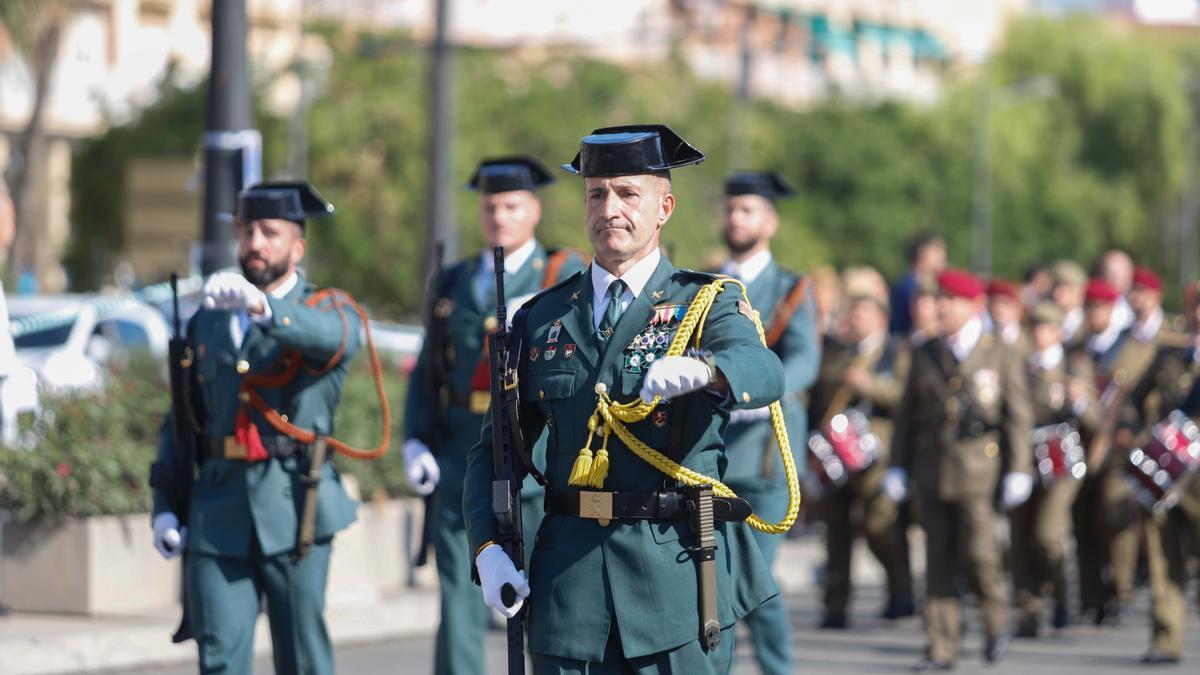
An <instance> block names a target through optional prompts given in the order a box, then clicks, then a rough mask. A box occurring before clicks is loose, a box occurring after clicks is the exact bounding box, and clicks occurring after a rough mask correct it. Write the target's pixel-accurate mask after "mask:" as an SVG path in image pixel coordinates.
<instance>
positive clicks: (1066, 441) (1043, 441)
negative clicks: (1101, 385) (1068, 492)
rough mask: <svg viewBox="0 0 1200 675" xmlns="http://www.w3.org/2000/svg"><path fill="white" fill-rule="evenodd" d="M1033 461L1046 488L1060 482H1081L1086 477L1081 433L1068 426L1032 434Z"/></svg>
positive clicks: (1061, 425) (1036, 431)
mask: <svg viewBox="0 0 1200 675" xmlns="http://www.w3.org/2000/svg"><path fill="white" fill-rule="evenodd" d="M1033 458H1034V461H1035V462H1036V463H1037V471H1038V475H1039V476H1040V477H1041V481H1042V487H1045V488H1048V487H1050V486H1052V485H1054V484H1055V483H1057V482H1058V481H1060V480H1079V479H1080V478H1083V477H1084V476H1085V475H1086V474H1087V463H1086V461H1085V457H1084V448H1083V442H1082V441H1081V440H1080V438H1079V431H1078V430H1076V429H1075V427H1074V426H1072V425H1071V424H1068V423H1066V422H1064V423H1062V424H1049V425H1047V426H1044V427H1038V428H1037V429H1034V430H1033Z"/></svg>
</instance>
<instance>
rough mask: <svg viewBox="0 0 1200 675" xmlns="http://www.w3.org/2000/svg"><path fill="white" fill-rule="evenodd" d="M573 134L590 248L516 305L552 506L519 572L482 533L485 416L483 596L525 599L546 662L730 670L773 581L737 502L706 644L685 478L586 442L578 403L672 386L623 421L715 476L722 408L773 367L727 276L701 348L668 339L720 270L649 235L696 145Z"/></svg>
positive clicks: (615, 447)
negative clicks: (676, 259)
mask: <svg viewBox="0 0 1200 675" xmlns="http://www.w3.org/2000/svg"><path fill="white" fill-rule="evenodd" d="M580 146H581V147H580V151H579V154H578V155H577V156H576V158H575V160H574V161H573V162H571V164H569V165H564V168H567V169H568V170H569V171H570V172H571V173H574V174H577V175H580V176H582V177H583V181H584V191H585V204H586V211H587V220H586V224H587V235H588V238H589V240H590V241H591V243H592V247H593V249H594V253H595V257H594V258H593V262H592V265H591V266H590V267H589V268H588V270H587V271H585V272H584V273H582V274H577V275H575V276H574V277H572V278H570V279H568V280H567V281H565V282H563V283H562V284H559V285H558V286H556V287H554V288H552V289H550V290H548V291H545V292H543V293H542V294H540V295H539V296H537V297H536V298H534V299H533V300H531V301H530V302H529V303H527V305H526V309H525V310H523V311H525V312H527V314H526V315H525V316H521V315H518V316H517V318H516V319H514V322H513V338H514V340H515V341H520V344H522V345H523V346H521V347H520V348H519V349H520V350H521V352H520V353H521V356H520V359H519V371H518V379H519V383H520V384H519V391H520V398H521V419H522V421H523V425H527V426H529V427H530V428H529V429H528V431H532V432H536V433H540V432H541V430H542V429H543V428H544V429H545V430H546V432H547V437H548V444H547V447H546V466H545V474H546V477H547V478H548V480H549V486H548V487H547V490H546V510H547V514H546V517H545V519H544V520H543V521H542V525H541V528H540V530H539V531H538V534H537V538H536V540H535V541H534V544H533V548H534V551H533V559H532V564H531V566H530V573H529V578H528V582H526V580H525V577H524V575H522V574H521V573H518V572H517V571H516V569H515V568H514V566H513V564H512V561H511V560H510V559H509V558H508V556H507V555H506V554H505V553H504V551H503V549H501V548H500V547H499V546H497V545H496V544H494V543H492V540H493V539H494V538H495V536H496V535H495V532H496V526H495V520H494V515H493V513H492V497H491V495H492V484H491V483H492V476H493V458H492V447H491V446H492V441H491V434H490V425H489V424H488V423H485V430H484V432H483V434H482V437H481V439H480V441H479V443H478V444H477V445H475V446H474V447H473V448H472V449H471V451H470V454H469V456H468V463H467V478H466V483H465V488H464V489H465V494H464V498H463V504H464V511H465V515H466V521H467V531H468V535H469V537H470V540H471V546H472V548H473V550H474V551H475V567H476V570H477V572H478V578H479V581H480V585H481V586H482V589H483V597H484V601H485V602H486V603H487V604H488V605H489V606H491V607H493V608H495V609H497V610H499V611H501V612H503V613H504V614H506V615H508V616H512V615H514V614H515V613H516V612H517V611H519V610H520V608H521V605H522V603H523V602H524V601H525V599H528V601H529V603H530V606H529V615H528V633H529V641H528V642H529V651H530V652H531V656H532V658H533V663H534V668H535V670H536V671H537V672H539V673H581V672H588V673H618V672H621V673H623V672H644V673H668V672H672V673H726V672H728V671H729V669H730V667H731V660H732V656H733V627H734V623H735V622H736V621H737V620H739V619H741V618H742V617H744V616H745V615H746V614H748V613H750V612H751V611H753V610H754V609H756V608H758V607H759V606H760V605H761V604H762V603H763V602H765V601H766V600H768V599H770V598H771V597H772V596H774V595H775V594H776V593H777V592H778V590H777V588H776V586H775V583H774V581H773V580H772V578H771V575H770V572H769V570H768V569H767V567H766V565H765V563H764V562H763V560H762V556H761V555H760V554H759V551H758V546H757V545H756V544H755V543H754V540H753V538H752V536H751V534H750V528H749V527H748V526H747V525H746V524H745V523H742V522H737V520H738V518H739V517H740V516H741V515H744V513H739V510H740V509H735V508H733V507H734V506H736V503H735V502H730V501H725V500H722V502H721V503H722V504H723V505H729V506H730V510H724V509H723V510H722V511H719V512H717V513H723V514H725V515H723V516H718V517H717V519H716V527H715V539H716V545H717V552H718V555H717V559H716V563H717V564H716V574H715V576H716V579H715V586H716V589H715V598H716V608H715V612H714V613H715V614H716V616H714V617H712V619H713V623H714V624H719V629H720V630H719V632H717V633H716V634H715V635H712V637H714V638H715V637H718V636H719V641H717V642H716V643H715V644H713V642H711V641H708V640H701V631H700V619H701V616H703V615H706V614H707V610H702V609H701V605H700V602H699V596H698V594H699V593H700V592H701V590H702V589H703V590H704V591H705V592H706V593H707V592H712V590H713V589H711V587H710V586H709V585H708V583H707V582H705V583H703V584H701V583H700V582H698V578H697V562H696V561H695V560H694V558H693V554H692V553H691V552H690V551H691V547H693V546H695V544H696V540H697V538H696V537H695V536H694V535H693V534H692V530H691V527H690V525H689V522H688V516H687V515H686V514H685V513H684V512H683V511H685V510H686V509H685V508H684V506H683V502H684V501H685V499H686V498H685V495H684V493H681V492H680V485H679V483H678V482H677V480H676V479H675V478H673V477H669V476H667V475H665V474H664V473H662V472H661V471H659V470H658V469H656V468H654V467H653V466H651V465H650V464H649V463H647V462H646V461H645V460H643V459H642V458H641V457H639V456H637V455H635V454H634V453H633V451H631V450H630V448H629V446H627V445H626V443H625V442H624V441H622V440H621V438H619V437H617V436H615V435H608V436H605V437H604V438H605V439H606V440H605V441H604V443H605V444H604V445H602V446H600V447H599V448H594V447H593V446H596V445H599V444H600V440H599V438H597V439H596V440H595V442H593V439H592V438H590V437H589V426H590V425H589V423H588V420H589V417H590V416H592V415H593V414H596V413H597V412H598V411H599V410H601V408H600V404H602V403H604V401H605V400H606V398H604V397H609V396H611V399H612V401H613V402H614V403H623V402H631V401H636V400H637V399H638V398H639V397H640V398H642V399H644V400H653V399H654V398H655V397H656V396H662V397H664V398H666V399H669V402H667V403H665V404H664V403H662V402H660V403H659V405H658V406H657V407H656V408H654V410H653V411H652V412H651V413H650V414H649V415H648V416H647V417H645V418H643V419H641V421H634V422H631V423H630V424H629V425H628V426H627V427H625V428H626V429H627V430H628V431H629V432H630V433H631V434H632V435H633V437H636V438H637V439H639V442H641V443H645V444H647V445H648V446H649V448H650V449H652V450H656V451H658V452H660V453H664V454H666V455H670V456H673V457H675V458H677V459H678V460H679V462H680V463H681V464H682V465H684V466H686V467H688V468H690V469H692V470H695V471H698V472H700V473H703V474H705V475H708V476H712V477H720V476H722V474H723V473H724V466H725V464H726V461H727V453H726V450H725V446H724V442H723V441H722V433H723V431H724V429H725V426H726V424H727V422H728V418H729V413H730V411H731V410H735V409H752V408H760V407H762V406H764V405H767V404H768V403H770V402H771V401H775V400H777V399H779V398H780V397H781V396H782V395H783V392H784V376H783V367H782V365H781V364H780V361H779V358H778V357H777V356H776V355H775V354H774V353H773V352H772V351H770V350H769V349H767V348H766V347H764V346H763V345H762V343H761V341H760V339H759V336H758V333H757V330H756V328H755V326H754V323H753V320H752V316H753V310H752V308H751V307H750V306H749V305H748V304H747V303H746V302H745V301H744V300H743V299H742V297H741V294H740V293H739V292H738V289H737V288H736V286H733V285H732V284H729V285H728V286H727V288H726V290H724V291H723V292H721V293H719V294H718V295H717V296H716V299H715V301H714V303H713V304H712V306H711V310H710V312H709V314H708V317H707V319H706V320H705V322H704V324H703V327H702V328H703V331H702V337H701V339H700V340H699V346H698V351H693V352H690V355H681V356H675V355H671V356H668V355H666V354H665V349H666V345H667V344H668V343H669V341H670V338H671V336H672V335H673V334H674V332H675V331H677V330H679V327H680V326H679V321H680V317H681V316H682V315H683V314H684V313H686V311H687V309H688V307H689V306H690V304H691V303H693V302H694V301H696V300H695V299H696V294H697V293H698V292H699V291H700V289H701V288H703V287H705V286H706V285H708V284H710V283H712V282H713V281H714V280H716V277H715V276H713V275H706V274H701V273H697V272H690V271H686V270H677V269H676V268H675V267H674V266H673V265H671V263H670V262H669V261H667V260H666V258H664V257H663V256H662V254H661V249H660V243H659V242H660V236H661V233H662V229H663V227H664V226H665V225H666V224H667V221H668V220H669V219H670V217H671V215H672V213H673V212H674V209H675V196H674V195H673V194H672V193H671V179H670V173H669V171H670V170H671V169H673V168H676V167H682V166H687V165H690V164H695V163H697V162H700V161H702V160H703V158H704V156H703V155H702V154H701V153H700V152H699V151H698V150H696V149H695V148H693V147H692V146H691V145H689V144H687V143H686V142H685V141H684V140H683V139H682V138H680V137H679V136H678V135H676V134H675V133H674V132H672V131H671V130H670V129H669V128H667V127H665V126H661V125H637V126H624V127H610V128H606V129H599V130H597V131H595V132H593V133H592V134H591V135H589V136H586V137H585V138H583V140H582V141H581V144H580ZM693 335H694V334H693ZM592 428H593V429H595V430H597V434H594V435H597V436H603V428H602V427H600V426H599V425H597V426H593V427H592ZM630 442H631V443H632V441H630ZM634 445H635V447H639V448H640V446H638V445H637V444H636V443H635V444H634ZM581 448H582V449H583V450H581ZM593 450H594V451H595V452H594V453H593ZM585 460H586V461H585ZM604 460H607V461H604ZM581 488H583V489H581ZM610 491H616V492H610ZM687 494H691V493H690V492H689V493H687ZM610 500H611V501H610ZM609 504H611V506H608V505H609ZM727 518H728V519H727ZM505 583H509V584H512V585H513V587H514V588H515V589H516V590H517V593H518V597H519V600H518V602H516V603H515V604H514V605H513V606H511V607H509V606H505V604H504V603H503V601H502V600H501V599H500V588H501V587H502V585H503V584H505Z"/></svg>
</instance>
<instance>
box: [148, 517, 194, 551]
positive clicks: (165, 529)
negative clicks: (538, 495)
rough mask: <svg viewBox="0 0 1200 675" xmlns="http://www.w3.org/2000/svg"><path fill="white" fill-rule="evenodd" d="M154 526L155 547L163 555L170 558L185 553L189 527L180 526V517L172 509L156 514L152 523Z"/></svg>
mask: <svg viewBox="0 0 1200 675" xmlns="http://www.w3.org/2000/svg"><path fill="white" fill-rule="evenodd" d="M150 526H151V527H153V528H154V548H155V549H157V550H158V552H159V553H161V554H162V557H164V558H166V559H167V560H170V559H171V558H174V557H175V556H177V555H179V554H181V553H183V547H184V546H185V545H186V544H187V528H186V527H179V518H178V517H177V516H176V515H175V514H174V513H171V512H170V511H163V512H162V513H160V514H158V515H157V516H154V520H153V521H152V522H151V524H150Z"/></svg>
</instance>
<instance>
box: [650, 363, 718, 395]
mask: <svg viewBox="0 0 1200 675" xmlns="http://www.w3.org/2000/svg"><path fill="white" fill-rule="evenodd" d="M711 381H712V373H711V372H710V371H709V369H708V364H707V363H705V362H703V361H701V360H700V359H697V358H692V357H691V356H664V357H662V358H661V359H658V360H657V361H655V362H654V363H652V364H651V365H650V369H649V370H647V371H646V378H645V379H644V380H642V391H641V393H640V394H639V396H641V397H642V400H643V401H653V400H654V397H655V396H662V397H663V398H674V397H676V396H682V395H684V394H688V393H691V392H693V391H696V390H697V389H703V388H704V387H706V386H708V383H709V382H711Z"/></svg>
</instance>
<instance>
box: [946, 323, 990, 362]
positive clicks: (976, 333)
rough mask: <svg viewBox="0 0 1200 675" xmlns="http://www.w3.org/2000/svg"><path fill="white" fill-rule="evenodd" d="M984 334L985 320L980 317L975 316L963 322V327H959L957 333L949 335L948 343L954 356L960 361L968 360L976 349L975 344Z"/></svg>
mask: <svg viewBox="0 0 1200 675" xmlns="http://www.w3.org/2000/svg"><path fill="white" fill-rule="evenodd" d="M982 335H983V322H982V321H980V320H979V318H978V317H975V318H972V319H970V320H969V321H967V322H966V323H965V324H963V327H962V328H959V329H958V332H957V333H954V334H953V335H947V336H946V344H947V345H948V346H949V347H950V351H951V352H952V353H953V354H954V358H955V359H957V360H958V362H959V363H962V362H963V361H966V360H967V357H968V356H970V355H971V352H973V351H975V345H976V344H978V343H979V338H980V336H982Z"/></svg>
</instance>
